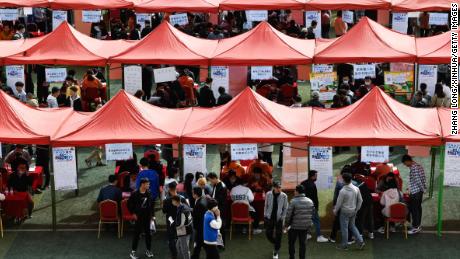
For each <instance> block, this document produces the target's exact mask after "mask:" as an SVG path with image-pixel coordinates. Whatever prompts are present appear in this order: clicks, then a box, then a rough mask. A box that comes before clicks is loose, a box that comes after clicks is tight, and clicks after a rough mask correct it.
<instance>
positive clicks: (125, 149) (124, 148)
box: [105, 143, 133, 161]
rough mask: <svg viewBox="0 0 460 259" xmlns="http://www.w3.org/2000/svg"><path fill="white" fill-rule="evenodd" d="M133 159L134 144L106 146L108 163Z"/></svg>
mask: <svg viewBox="0 0 460 259" xmlns="http://www.w3.org/2000/svg"><path fill="white" fill-rule="evenodd" d="M132 158H133V144H132V143H115V144H105V159H106V160H107V161H117V160H129V159H132Z"/></svg>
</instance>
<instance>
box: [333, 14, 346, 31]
mask: <svg viewBox="0 0 460 259" xmlns="http://www.w3.org/2000/svg"><path fill="white" fill-rule="evenodd" d="M334 30H335V36H336V37H340V36H342V35H344V34H345V33H346V32H347V30H348V25H347V23H346V22H345V21H344V20H343V19H342V11H337V18H335V21H334Z"/></svg>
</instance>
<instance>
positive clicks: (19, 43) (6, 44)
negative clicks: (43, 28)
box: [0, 37, 43, 64]
mask: <svg viewBox="0 0 460 259" xmlns="http://www.w3.org/2000/svg"><path fill="white" fill-rule="evenodd" d="M42 38H43V37H42ZM42 38H32V39H25V40H2V41H0V50H1V51H0V64H4V62H5V60H4V58H5V57H8V56H11V55H15V54H18V53H21V52H23V51H24V50H26V49H28V48H30V47H31V46H33V45H35V44H37V42H39V41H40V40H42Z"/></svg>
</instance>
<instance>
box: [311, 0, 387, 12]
mask: <svg viewBox="0 0 460 259" xmlns="http://www.w3.org/2000/svg"><path fill="white" fill-rule="evenodd" d="M390 6H391V1H390V0H353V1H344V0H310V1H307V2H306V3H305V10H370V9H385V10H388V9H390Z"/></svg>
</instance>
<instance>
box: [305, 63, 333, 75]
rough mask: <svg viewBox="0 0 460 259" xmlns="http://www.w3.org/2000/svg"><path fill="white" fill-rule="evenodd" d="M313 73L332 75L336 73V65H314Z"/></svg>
mask: <svg viewBox="0 0 460 259" xmlns="http://www.w3.org/2000/svg"><path fill="white" fill-rule="evenodd" d="M311 72H313V73H332V72H334V65H327V64H315V65H312V71H311Z"/></svg>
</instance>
